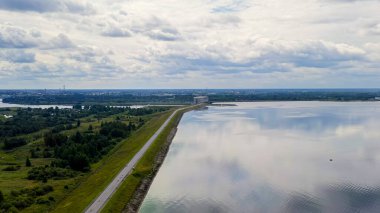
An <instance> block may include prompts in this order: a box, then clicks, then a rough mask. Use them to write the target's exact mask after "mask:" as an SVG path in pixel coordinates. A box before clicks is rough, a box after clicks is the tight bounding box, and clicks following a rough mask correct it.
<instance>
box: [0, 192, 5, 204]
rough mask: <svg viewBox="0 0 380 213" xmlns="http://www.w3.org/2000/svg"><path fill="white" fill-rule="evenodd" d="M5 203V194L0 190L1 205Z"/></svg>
mask: <svg viewBox="0 0 380 213" xmlns="http://www.w3.org/2000/svg"><path fill="white" fill-rule="evenodd" d="M3 201H4V195H3V192H2V191H1V190H0V203H2V202H3Z"/></svg>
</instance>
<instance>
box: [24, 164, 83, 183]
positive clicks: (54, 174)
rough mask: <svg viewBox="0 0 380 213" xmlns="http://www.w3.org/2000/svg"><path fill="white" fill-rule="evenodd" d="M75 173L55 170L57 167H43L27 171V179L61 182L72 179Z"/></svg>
mask: <svg viewBox="0 0 380 213" xmlns="http://www.w3.org/2000/svg"><path fill="white" fill-rule="evenodd" d="M75 175H76V173H75V172H73V171H71V170H69V169H64V168H57V167H51V166H50V167H49V166H48V167H45V166H39V167H34V168H32V169H31V170H29V171H28V177H27V178H28V179H29V180H41V181H43V180H44V179H55V180H61V179H66V178H72V177H75Z"/></svg>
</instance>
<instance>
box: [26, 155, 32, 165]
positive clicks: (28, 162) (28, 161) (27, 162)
mask: <svg viewBox="0 0 380 213" xmlns="http://www.w3.org/2000/svg"><path fill="white" fill-rule="evenodd" d="M25 166H26V167H31V166H32V162H30V160H29V157H27V158H26V161H25Z"/></svg>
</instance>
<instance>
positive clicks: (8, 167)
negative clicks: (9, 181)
mask: <svg viewBox="0 0 380 213" xmlns="http://www.w3.org/2000/svg"><path fill="white" fill-rule="evenodd" d="M20 168H21V166H19V165H17V166H7V167H5V168H4V169H3V171H17V170H19V169H20Z"/></svg>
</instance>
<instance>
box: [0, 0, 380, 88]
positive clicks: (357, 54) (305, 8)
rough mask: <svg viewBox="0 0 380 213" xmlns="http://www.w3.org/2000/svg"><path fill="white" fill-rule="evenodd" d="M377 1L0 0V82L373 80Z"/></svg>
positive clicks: (364, 83)
mask: <svg viewBox="0 0 380 213" xmlns="http://www.w3.org/2000/svg"><path fill="white" fill-rule="evenodd" d="M42 3H45V4H42ZM379 6H380V2H379V1H377V0H366V1H354V0H348V1H344V0H334V1H327V0H311V1H301V0H289V1H277V0H259V1H248V0H217V1H204V0H194V1H181V2H178V1H173V0H162V1H156V2H152V1H147V0H140V1H120V0H113V1H107V0H99V1H88V0H78V1H72V0H51V1H49V2H46V1H44V0H28V1H26V0H12V1H10V0H4V1H1V2H0V19H1V20H2V23H0V51H1V57H0V59H1V60H2V62H0V70H1V71H4V70H7V73H12V75H8V74H7V75H3V77H2V79H3V81H5V80H6V79H7V81H14V82H17V81H18V79H20V78H22V76H26V77H25V79H30V82H37V81H44V79H45V80H46V79H49V80H51V81H53V80H55V81H57V82H59V81H62V79H65V78H68V79H69V78H73V81H75V78H77V79H81V80H80V81H79V80H78V82H77V83H76V85H78V87H81V85H83V86H89V85H88V84H86V85H85V83H83V82H84V81H85V80H88V81H96V82H97V83H99V82H101V83H103V85H102V87H108V86H109V85H111V84H112V87H120V88H126V87H139V86H141V85H149V86H150V87H165V88H167V87H208V88H212V87H217V88H220V87H230V88H231V87H246V88H247V87H277V88H278V87H305V86H306V87H379V86H380V83H379V82H377V81H375V80H374V79H376V78H378V77H380V63H379V62H378V61H379V58H380V56H379V48H378V41H379V36H380V31H379V23H380V22H379V20H380V14H379V13H378V11H377V10H378V8H379ZM17 49H18V50H17ZM20 49H21V50H20ZM23 59H24V60H23ZM1 71H0V72H1ZM4 76H7V77H4ZM33 76H34V78H33ZM4 79H5V80H4ZM33 79H34V80H33ZM107 79H108V80H107ZM115 79H119V80H118V81H116V80H115ZM0 82H1V80H0ZM126 82H128V84H127V83H126ZM33 84H34V83H33ZM15 85H17V84H16V83H15ZM30 85H32V83H30ZM49 85H50V84H49ZM94 86H98V84H95V85H94ZM90 87H93V86H90ZM110 87H111V86H110Z"/></svg>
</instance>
